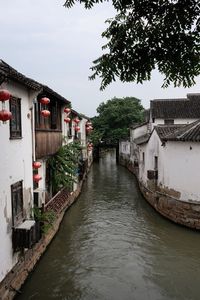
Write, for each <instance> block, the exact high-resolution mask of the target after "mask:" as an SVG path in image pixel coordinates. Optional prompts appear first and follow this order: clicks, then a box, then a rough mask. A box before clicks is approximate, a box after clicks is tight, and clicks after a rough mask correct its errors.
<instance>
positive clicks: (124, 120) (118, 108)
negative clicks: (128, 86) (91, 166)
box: [90, 97, 144, 145]
mask: <svg viewBox="0 0 200 300" xmlns="http://www.w3.org/2000/svg"><path fill="white" fill-rule="evenodd" d="M143 110H144V109H143V106H142V105H141V103H140V100H139V99H137V98H134V97H125V98H113V99H111V100H108V101H107V102H106V103H104V102H103V103H101V104H100V105H99V106H98V108H97V112H98V114H99V115H98V116H96V117H94V118H93V119H92V124H93V127H94V130H93V132H92V134H91V136H90V138H91V139H92V141H93V143H95V144H97V143H98V142H100V141H99V140H98V141H97V140H95V137H98V138H99V139H101V140H102V141H103V142H104V143H106V144H114V145H115V144H117V143H118V140H119V139H125V138H128V137H129V126H130V124H132V123H139V122H141V121H142V119H143Z"/></svg>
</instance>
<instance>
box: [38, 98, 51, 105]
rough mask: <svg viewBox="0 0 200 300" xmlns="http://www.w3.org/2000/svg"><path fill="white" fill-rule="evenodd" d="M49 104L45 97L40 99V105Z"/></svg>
mask: <svg viewBox="0 0 200 300" xmlns="http://www.w3.org/2000/svg"><path fill="white" fill-rule="evenodd" d="M49 102H50V99H49V98H47V97H42V98H41V99H40V103H41V104H45V105H46V104H49Z"/></svg>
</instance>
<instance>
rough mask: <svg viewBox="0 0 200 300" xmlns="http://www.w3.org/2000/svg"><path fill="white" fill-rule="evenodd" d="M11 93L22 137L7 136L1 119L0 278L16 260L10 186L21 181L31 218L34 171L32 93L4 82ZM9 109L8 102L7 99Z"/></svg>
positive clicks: (26, 212)
mask: <svg viewBox="0 0 200 300" xmlns="http://www.w3.org/2000/svg"><path fill="white" fill-rule="evenodd" d="M4 88H7V89H8V90H9V91H10V92H11V94H12V95H13V96H15V97H17V98H21V116H22V138H21V139H15V140H11V139H10V130H9V122H7V123H6V124H2V122H0V132H1V139H0V149H1V157H0V166H1V167H0V222H1V223H0V240H1V241H2V243H3V244H2V245H3V246H2V247H0V281H1V280H2V279H3V278H4V276H5V275H6V274H7V273H8V272H9V271H10V269H11V268H12V267H13V266H14V264H15V263H16V262H17V255H13V252H12V241H11V234H12V206H11V185H12V184H14V183H16V182H18V181H21V180H23V188H24V190H23V198H24V207H25V215H27V217H30V215H29V212H30V207H31V206H32V191H33V179H32V176H33V173H32V131H31V110H30V108H31V107H32V100H33V95H30V94H29V92H28V90H27V89H26V88H24V87H23V86H21V85H20V84H16V83H15V84H14V85H12V83H8V84H7V85H4ZM6 109H8V110H9V101H6Z"/></svg>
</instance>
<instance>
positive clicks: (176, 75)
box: [64, 0, 200, 90]
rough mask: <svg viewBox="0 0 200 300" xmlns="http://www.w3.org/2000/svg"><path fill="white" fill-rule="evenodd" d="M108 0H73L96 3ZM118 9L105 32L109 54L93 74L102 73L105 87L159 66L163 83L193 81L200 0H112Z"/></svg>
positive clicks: (145, 75)
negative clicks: (117, 80)
mask: <svg viewBox="0 0 200 300" xmlns="http://www.w3.org/2000/svg"><path fill="white" fill-rule="evenodd" d="M105 1H108V0H67V1H66V2H65V4H64V6H65V7H68V8H70V7H72V6H73V5H74V4H75V2H80V3H83V4H84V5H85V8H87V9H90V8H92V7H93V6H94V5H95V4H97V3H102V2H105ZM112 3H113V6H114V7H115V9H116V11H117V14H116V16H115V17H114V18H112V19H109V20H107V21H106V22H107V23H108V25H109V26H108V28H107V30H106V31H104V32H103V33H102V36H103V37H106V38H107V39H108V43H107V44H106V45H105V46H103V47H102V49H105V50H107V52H106V53H105V54H103V55H102V56H101V57H99V58H98V59H96V60H95V61H94V62H93V63H94V65H93V66H92V67H91V69H92V71H93V74H92V75H91V76H90V79H92V80H93V79H95V78H96V77H97V76H99V77H100V78H101V79H102V82H101V87H100V89H101V90H103V89H104V88H105V87H106V86H107V85H109V84H110V83H111V82H112V81H115V80H116V78H117V77H119V78H120V80H121V81H122V82H131V81H135V82H137V83H142V82H144V81H145V80H150V79H151V73H152V71H153V70H154V69H156V68H157V69H158V70H159V71H160V72H161V73H162V74H163V75H164V76H165V78H164V82H163V87H167V86H169V84H170V83H173V84H174V86H180V85H183V86H184V87H190V86H192V85H193V84H195V77H196V76H198V75H200V57H199V52H200V3H199V0H112Z"/></svg>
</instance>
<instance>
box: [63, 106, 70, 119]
mask: <svg viewBox="0 0 200 300" xmlns="http://www.w3.org/2000/svg"><path fill="white" fill-rule="evenodd" d="M64 113H66V118H64V122H65V123H70V121H71V119H70V118H69V115H70V113H71V108H69V107H65V108H64Z"/></svg>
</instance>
